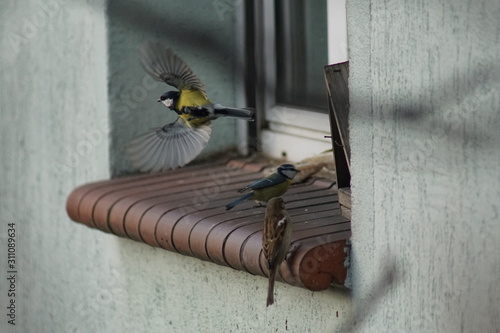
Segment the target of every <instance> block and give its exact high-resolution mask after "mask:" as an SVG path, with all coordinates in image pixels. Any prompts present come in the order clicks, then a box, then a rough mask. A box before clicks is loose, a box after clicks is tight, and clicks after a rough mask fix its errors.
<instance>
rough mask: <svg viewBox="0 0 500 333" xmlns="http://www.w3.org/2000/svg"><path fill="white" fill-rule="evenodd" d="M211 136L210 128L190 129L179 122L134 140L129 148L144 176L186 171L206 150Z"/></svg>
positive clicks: (130, 154) (130, 155)
mask: <svg viewBox="0 0 500 333" xmlns="http://www.w3.org/2000/svg"><path fill="white" fill-rule="evenodd" d="M211 132H212V128H211V127H210V125H203V126H198V127H188V126H186V125H184V123H183V121H182V120H180V119H178V121H175V122H173V123H170V124H167V125H165V126H163V127H162V128H159V129H155V130H152V131H150V132H148V133H146V134H143V135H141V136H139V137H137V138H135V139H133V140H132V141H131V142H130V145H129V147H128V154H129V158H130V161H131V162H132V164H133V165H134V167H136V168H138V169H139V170H141V171H142V172H148V171H152V172H155V171H164V170H169V169H175V168H177V167H182V166H184V165H185V164H187V163H189V162H191V161H192V160H193V159H194V158H195V157H196V156H198V154H199V153H200V152H201V151H202V150H203V148H205V147H206V145H207V143H208V140H209V139H210V134H211Z"/></svg>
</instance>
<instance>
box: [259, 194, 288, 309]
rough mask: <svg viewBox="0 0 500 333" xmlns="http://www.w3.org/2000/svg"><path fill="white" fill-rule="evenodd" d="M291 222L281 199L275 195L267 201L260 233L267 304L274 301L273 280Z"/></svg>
mask: <svg viewBox="0 0 500 333" xmlns="http://www.w3.org/2000/svg"><path fill="white" fill-rule="evenodd" d="M291 236H292V222H291V221H290V216H288V213H287V212H286V209H285V204H284V202H283V199H281V198H279V197H277V198H272V199H270V200H269V201H268V202H267V206H266V215H265V218H264V231H263V234H262V251H263V253H264V257H265V258H266V266H267V269H268V270H269V287H268V290H267V306H269V305H271V304H273V303H274V280H275V279H276V274H277V273H278V270H279V267H280V264H281V263H282V262H283V260H284V259H285V256H286V254H287V252H288V249H289V248H290V239H291Z"/></svg>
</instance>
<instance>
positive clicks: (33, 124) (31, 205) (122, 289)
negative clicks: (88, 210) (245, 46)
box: [0, 0, 350, 333]
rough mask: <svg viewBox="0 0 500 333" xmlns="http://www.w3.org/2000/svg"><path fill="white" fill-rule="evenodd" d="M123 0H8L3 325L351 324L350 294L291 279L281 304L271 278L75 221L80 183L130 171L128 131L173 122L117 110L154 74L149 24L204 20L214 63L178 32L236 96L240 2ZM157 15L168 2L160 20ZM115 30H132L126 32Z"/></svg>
mask: <svg viewBox="0 0 500 333" xmlns="http://www.w3.org/2000/svg"><path fill="white" fill-rule="evenodd" d="M116 3H117V2H114V1H111V3H110V9H109V11H114V12H113V13H111V12H110V14H109V15H110V17H113V16H114V15H116V16H119V15H122V17H124V19H123V21H119V20H118V21H114V20H111V21H109V22H107V19H106V13H105V2H104V1H103V0H93V1H92V0H89V1H63V0H49V1H17V2H7V1H4V2H1V4H0V24H1V31H2V35H1V36H2V37H1V39H0V46H1V47H2V53H1V54H0V64H1V66H0V82H1V83H0V84H1V89H0V94H1V98H0V100H1V101H2V103H0V108H1V112H0V136H1V138H2V139H1V141H0V148H1V149H0V170H1V171H0V184H1V185H0V195H1V197H0V309H1V310H0V331H1V332H19V333H21V332H22V333H25V332H158V331H162V332H308V331H310V332H332V331H334V330H335V329H336V328H337V327H339V326H340V325H343V324H344V323H345V322H346V320H347V318H348V317H349V310H350V296H349V294H347V293H345V292H341V291H337V290H329V291H326V292H318V293H312V292H309V291H306V290H303V289H300V288H295V287H291V286H287V285H283V284H281V283H278V284H277V297H276V304H275V306H272V307H270V308H269V309H266V307H265V298H266V288H267V281H266V280H265V279H263V278H260V277H254V276H251V275H248V274H245V273H242V272H238V271H234V270H232V269H229V268H225V267H221V266H217V265H213V264H209V263H206V262H202V261H200V260H197V259H193V258H188V257H184V256H180V255H177V254H173V253H170V252H167V251H163V250H159V249H154V248H151V247H149V246H147V245H144V244H140V243H136V242H133V241H130V240H126V239H119V238H117V237H114V236H112V235H108V234H105V233H102V232H99V231H97V230H93V229H89V228H86V227H84V226H82V225H80V224H76V223H73V222H71V221H70V220H69V219H68V217H67V216H66V212H65V201H66V197H67V195H68V194H69V192H70V191H71V190H72V189H73V188H75V187H76V186H78V185H81V184H84V183H87V182H90V181H93V180H98V179H105V178H109V177H110V175H111V173H112V172H113V173H119V172H124V171H126V170H127V165H126V162H125V161H124V160H123V158H122V157H120V156H119V151H120V149H122V148H121V147H123V146H122V145H123V142H121V140H125V139H126V136H128V135H130V136H131V135H133V134H136V133H139V132H140V131H141V130H144V129H146V128H149V127H150V126H151V125H152V124H150V123H149V120H155V119H159V120H161V121H164V120H163V114H162V112H163V110H162V109H161V108H160V109H158V110H156V109H155V111H154V112H155V113H156V112H158V114H154V115H153V114H151V115H149V114H148V115H147V117H146V116H144V118H142V116H137V115H136V113H137V112H140V111H142V108H139V107H136V108H130V110H129V113H128V115H127V117H125V118H127V119H119V117H120V115H123V114H121V113H119V112H118V111H113V110H116V108H118V107H119V106H120V105H119V101H118V96H119V93H120V91H124V92H125V94H132V93H133V91H134V90H133V89H134V87H137V86H141V84H142V80H143V77H144V76H143V73H142V72H141V69H140V67H139V66H138V63H137V61H136V47H137V44H136V42H140V41H141V40H142V37H141V36H140V33H139V32H137V30H141V29H142V30H141V31H143V35H147V34H149V33H150V32H151V31H152V30H148V29H152V28H151V27H150V26H149V25H151V26H155V24H157V25H158V26H162V24H166V25H168V24H171V23H172V22H175V24H174V25H168V26H169V27H171V28H172V29H174V28H178V29H180V27H183V28H186V29H188V28H190V29H192V30H195V27H194V26H193V25H196V24H200V25H201V27H202V28H204V29H202V32H203V33H202V35H201V36H198V37H197V38H198V39H197V41H198V42H205V41H215V46H214V47H213V50H215V51H214V52H213V53H210V54H209V55H207V59H208V60H207V63H209V64H210V66H208V65H205V60H203V61H202V60H201V59H202V58H203V57H204V56H203V52H202V51H203V48H200V47H199V46H200V45H199V44H196V43H191V42H189V41H187V40H185V39H184V38H178V39H172V41H173V42H175V43H176V44H175V45H176V46H178V47H179V49H180V50H181V51H182V52H183V55H185V56H186V58H187V60H188V61H189V62H190V64H192V67H193V68H196V71H197V73H199V75H200V76H201V77H202V79H203V80H204V81H205V83H206V85H207V86H209V87H214V88H209V89H208V91H209V93H211V95H212V96H213V97H214V99H217V100H220V101H221V102H224V103H226V102H227V103H228V104H229V103H231V102H233V101H234V99H235V97H234V96H235V93H234V91H233V90H234V89H235V88H234V87H233V86H232V76H233V75H234V69H232V66H233V65H234V64H233V62H234V60H233V59H231V45H234V41H232V34H231V31H232V29H234V24H235V19H234V12H232V11H226V12H225V13H224V15H225V19H224V20H222V21H221V20H219V15H218V14H217V11H216V9H215V7H214V6H213V4H212V3H211V2H210V3H209V2H205V1H190V2H189V3H188V4H187V2H184V1H183V2H180V1H175V2H174V1H170V2H168V6H167V7H168V8H169V9H171V10H172V11H171V13H172V14H171V15H172V16H171V17H165V16H164V15H163V14H160V13H164V12H163V11H160V8H159V7H158V6H159V5H158V3H159V1H158V2H156V4H154V3H153V2H148V4H147V5H144V6H146V7H144V8H145V9H144V8H143V9H144V11H141V10H140V9H137V8H136V9H137V10H134V11H132V12H129V13H123V12H120V10H122V9H120V8H119V6H116ZM124 3H125V2H124ZM126 3H127V4H129V5H130V3H132V2H126ZM181 3H182V4H185V3H186V6H187V8H186V7H184V8H182V6H181ZM215 3H216V4H217V3H218V2H215ZM224 3H226V4H227V2H224ZM218 4H220V3H218ZM155 6H156V7H155ZM141 8H142V7H141ZM186 11H188V12H189V11H190V13H193V15H194V14H196V15H197V20H193V19H192V18H191V17H189V16H186V15H187V14H186ZM144 13H148V15H150V14H154V13H156V16H154V17H155V19H153V20H148V19H147V18H146V17H145V16H147V15H145V14H144ZM127 15H128V16H127ZM169 15H170V14H169ZM143 17H144V20H142V19H141V18H143ZM148 17H149V16H148ZM144 21H146V22H144ZM166 21H168V22H166ZM128 22H130V23H128ZM154 22H156V23H154ZM107 24H108V25H109V30H108V29H107ZM143 25H147V27H146V28H145V27H144V26H143ZM115 29H117V30H118V31H122V30H123V32H121V33H118V34H113V33H112V32H113V31H114V30H115ZM165 29H166V28H165ZM198 29H199V27H198ZM126 31H127V32H126ZM129 34H130V36H129ZM181 37H182V36H181ZM222 41H223V43H222ZM203 45H204V44H202V46H203ZM223 50H224V51H223ZM227 51H229V53H227ZM217 52H221V54H222V53H224V54H229V55H226V56H221V55H220V54H219V53H217ZM108 57H109V63H108ZM216 74H217V75H216ZM219 74H220V75H219ZM108 78H109V81H108ZM220 87H223V88H224V89H219V88H220ZM225 88H227V89H225ZM212 89H213V90H212ZM162 91H163V89H161V88H158V89H156V90H155V91H154V92H153V91H151V93H149V91H148V97H150V95H151V97H152V99H151V101H150V100H149V98H144V100H143V101H140V104H141V106H142V105H144V106H146V105H147V108H146V107H145V108H144V111H146V110H147V111H149V110H153V108H157V103H156V102H155V101H154V100H155V98H156V96H157V95H158V93H161V92H162ZM130 96H131V95H130ZM137 96H139V95H137ZM132 102H134V101H132ZM136 102H137V101H136ZM108 110H111V113H110V114H109V113H108ZM152 112H153V111H152ZM128 117H130V118H128ZM117 118H118V120H117ZM134 122H136V123H137V127H134V128H132V127H131V124H132V123H134ZM232 124H233V123H232V122H231V121H228V122H226V123H223V122H222V121H221V123H220V125H217V126H219V128H216V130H217V131H218V130H219V129H222V131H219V132H220V136H219V137H218V138H214V139H215V140H214V142H213V143H217V142H222V141H228V142H230V139H227V138H226V135H229V133H233V131H234V128H233V125H232ZM110 127H111V128H112V131H111V130H110ZM221 127H222V128H221ZM224 127H227V130H224ZM127 130H130V133H129V132H127V133H122V134H119V133H120V132H124V131H125V132H126V131H127ZM111 132H112V133H113V134H110V133H111ZM132 132H133V133H132ZM231 138H232V137H231ZM226 139H227V140H226ZM218 147H219V148H220V147H225V146H224V145H222V144H220V145H218ZM8 223H15V228H16V237H15V239H16V268H15V269H16V270H17V275H16V281H15V288H16V295H15V298H14V299H15V302H16V303H15V304H16V326H12V325H9V324H8V318H7V316H6V315H7V312H8V310H7V308H6V307H7V305H8V304H9V302H10V299H11V297H9V296H8V289H9V288H10V283H9V282H8V281H7V268H6V267H7V266H6V265H7V256H6V253H7V249H8V245H7V244H8ZM337 311H338V313H337Z"/></svg>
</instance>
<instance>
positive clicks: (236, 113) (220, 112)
mask: <svg viewBox="0 0 500 333" xmlns="http://www.w3.org/2000/svg"><path fill="white" fill-rule="evenodd" d="M214 113H215V115H217V116H222V117H233V118H240V119H245V120H249V121H253V120H255V109H253V108H228V107H225V106H222V105H220V104H215V105H214Z"/></svg>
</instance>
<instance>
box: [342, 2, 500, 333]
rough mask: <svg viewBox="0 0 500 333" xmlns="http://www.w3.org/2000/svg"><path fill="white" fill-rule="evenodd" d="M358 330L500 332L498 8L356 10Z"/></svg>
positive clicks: (358, 6) (352, 26) (366, 6)
mask: <svg viewBox="0 0 500 333" xmlns="http://www.w3.org/2000/svg"><path fill="white" fill-rule="evenodd" d="M347 9H348V33H349V55H350V74H351V77H350V83H349V84H350V98H351V112H352V114H351V119H350V133H351V148H352V172H353V177H352V194H353V210H352V218H353V238H352V242H353V251H352V253H353V258H352V265H353V271H352V276H353V282H354V285H353V289H354V303H355V307H356V309H357V315H358V318H357V319H358V321H357V322H358V324H357V328H358V329H357V331H359V332H499V331H500V320H499V317H498V313H500V309H499V304H500V289H499V287H498V277H499V276H500V251H499V245H498V244H500V221H499V219H500V213H499V212H500V149H499V144H500V131H499V125H500V64H499V63H498V59H500V25H499V24H498V17H500V3H499V2H498V1H488V0H482V1H468V0H461V1H431V2H429V1H420V0H419V1H404V2H402V1H392V0H385V1H371V2H367V1H364V0H353V1H348V8H347Z"/></svg>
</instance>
